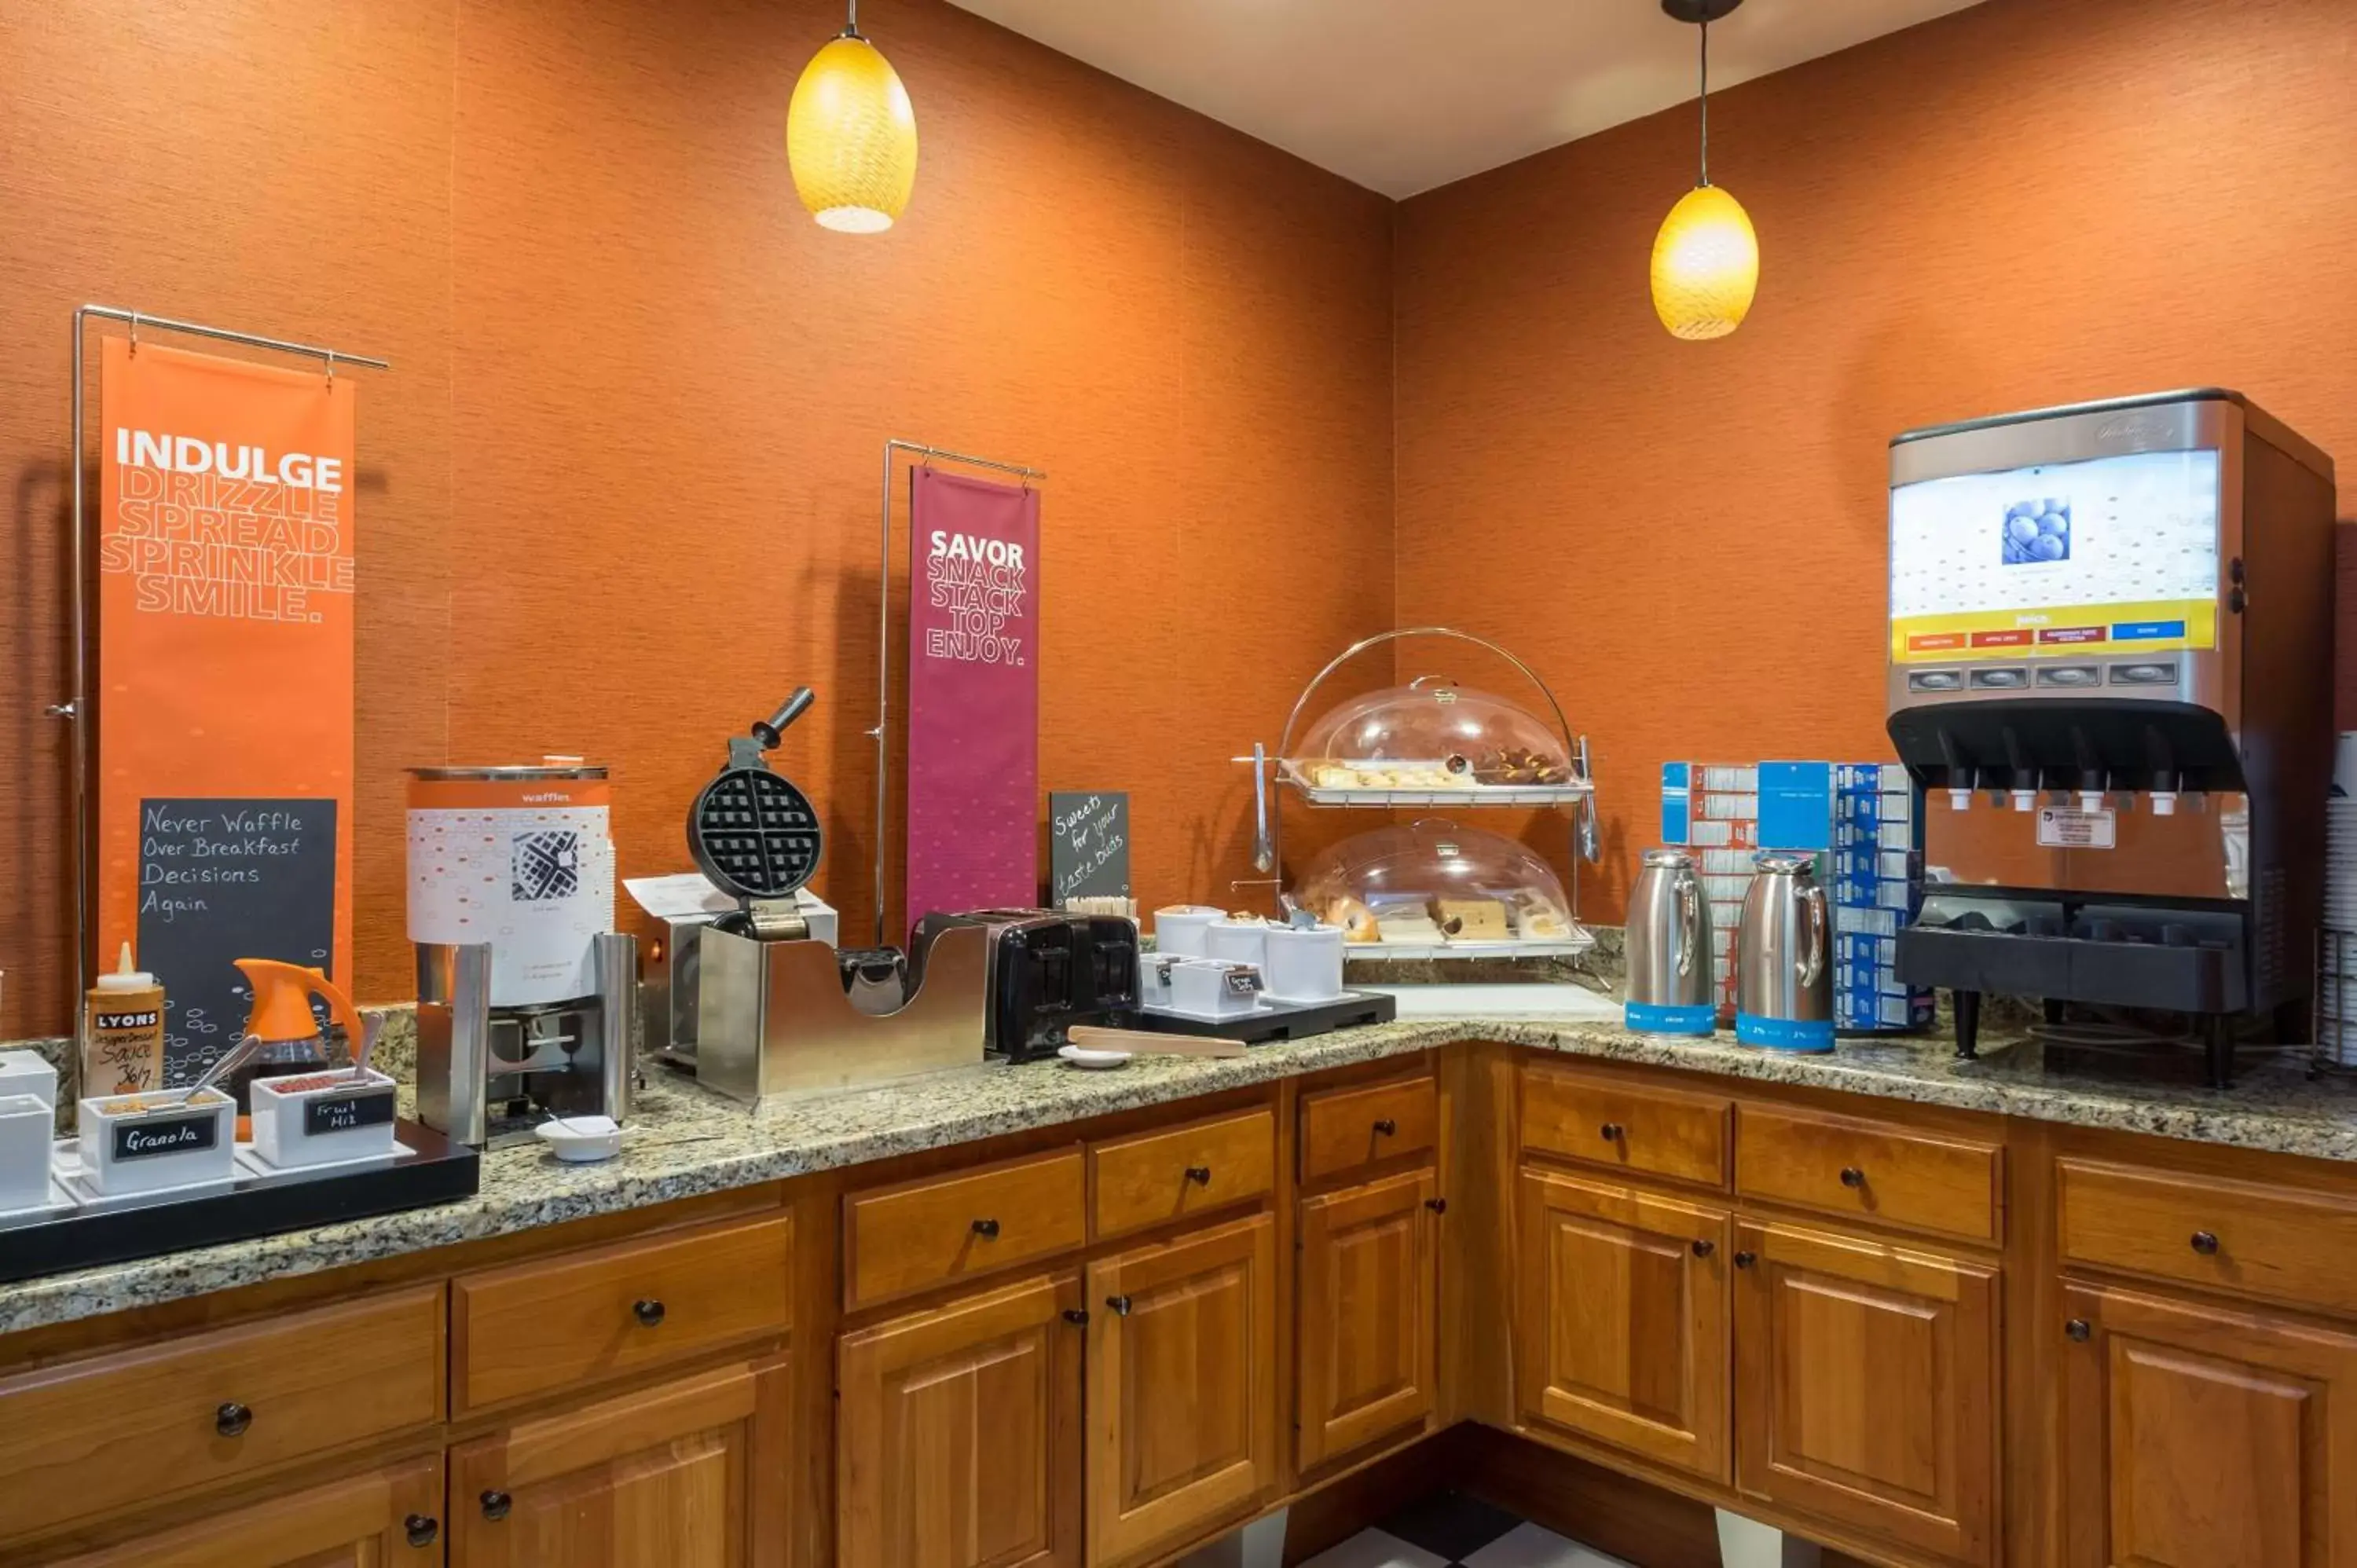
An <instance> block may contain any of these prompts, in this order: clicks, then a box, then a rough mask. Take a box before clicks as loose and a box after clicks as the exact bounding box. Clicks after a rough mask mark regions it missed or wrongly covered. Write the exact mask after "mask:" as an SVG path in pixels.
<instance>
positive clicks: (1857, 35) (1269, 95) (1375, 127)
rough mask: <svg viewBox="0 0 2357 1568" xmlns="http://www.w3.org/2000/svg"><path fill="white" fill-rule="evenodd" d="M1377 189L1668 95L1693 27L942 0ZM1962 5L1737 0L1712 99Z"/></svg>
mask: <svg viewBox="0 0 2357 1568" xmlns="http://www.w3.org/2000/svg"><path fill="white" fill-rule="evenodd" d="M952 3H953V4H955V5H961V6H963V8H964V9H966V10H968V11H972V12H974V13H975V14H976V15H977V16H987V17H989V18H990V19H991V20H992V21H994V22H996V23H998V24H1000V25H1001V26H1003V27H1011V28H1013V29H1014V30H1015V31H1017V32H1018V33H1022V34H1025V35H1026V36H1028V37H1030V38H1037V39H1039V41H1040V42H1041V43H1043V44H1046V45H1047V46H1048V47H1049V48H1053V49H1057V50H1059V51H1060V52H1062V53H1064V54H1068V55H1071V56H1073V57H1075V58H1077V59H1083V60H1086V61H1088V62H1089V63H1090V64H1091V65H1093V66H1096V67H1098V68H1100V69H1102V70H1107V71H1110V72H1112V73H1113V74H1114V75H1115V76H1117V77H1120V78H1122V79H1123V80H1124V81H1132V82H1135V83H1136V84H1137V85H1138V86H1140V87H1143V88H1145V89H1146V90H1147V91H1150V92H1157V93H1159V94H1161V95H1162V96H1163V97H1165V98H1169V99H1173V100H1175V101H1177V102H1180V103H1183V104H1185V105H1186V106H1187V107H1188V108H1189V109H1193V110H1196V111H1198V112H1200V113H1204V114H1208V115H1210V116H1211V118H1212V119H1214V120H1218V121H1221V122H1222V123H1224V124H1230V125H1232V126H1234V127H1235V128H1236V129H1238V130H1240V131H1243V132H1245V133H1247V134H1251V135H1254V136H1257V137H1259V138H1260V139H1261V140H1263V141H1265V142H1270V143H1273V144H1275V145H1277V146H1280V147H1283V148H1285V149H1286V151H1287V152H1290V153H1293V154H1295V155H1297V156H1300V157H1303V158H1307V159H1308V161H1309V162H1311V163H1313V164H1316V165H1318V166H1320V167H1322V168H1328V169H1331V170H1333V171H1334V172H1335V173H1336V174H1339V175H1341V176H1343V177H1346V178H1349V179H1351V180H1355V181H1356V182H1358V183H1359V184H1361V185H1363V186H1366V187H1368V188H1371V189H1374V190H1379V191H1382V192H1383V194H1384V195H1386V196H1393V197H1405V196H1413V195H1415V193H1416V192H1418V191H1423V190H1429V189H1431V188H1433V187H1435V186H1439V185H1447V184H1448V182H1449V181H1451V180H1457V179H1462V178H1464V177H1466V176H1467V175H1470V174H1479V173H1480V171H1482V170H1483V169H1487V168H1495V167H1496V166H1499V165H1500V164H1505V163H1512V161H1513V160H1514V159H1516V158H1519V157H1524V156H1528V155H1530V154H1532V153H1535V152H1539V151H1542V150H1543V149H1544V148H1547V147H1552V146H1555V145H1558V144H1560V143H1563V142H1568V141H1572V140H1574V139H1576V138H1577V137H1580V136H1585V135H1588V134H1591V133H1594V132H1597V131H1600V130H1603V129H1604V128H1605V127H1606V126H1608V125H1617V124H1620V123H1621V122H1623V121H1626V120H1634V119H1637V118H1639V117H1641V116H1642V115H1646V114H1650V113H1653V112H1654V111H1655V110H1658V109H1666V108H1668V107H1669V106H1670V105H1672V104H1674V103H1679V102H1684V101H1686V100H1688V99H1690V98H1692V97H1693V96H1694V91H1695V29H1694V28H1693V27H1688V26H1685V25H1684V24H1681V23H1678V22H1674V21H1672V20H1671V19H1670V18H1669V17H1668V16H1664V15H1663V13H1662V8H1661V4H1660V0H952ZM1976 3H1977V0H1748V3H1747V4H1745V5H1744V6H1743V8H1742V9H1741V10H1739V11H1738V12H1736V13H1735V15H1734V16H1730V17H1728V18H1727V20H1725V21H1723V22H1719V23H1717V24H1715V25H1713V27H1711V29H1710V66H1711V70H1710V80H1711V86H1712V88H1713V89H1714V90H1716V89H1717V88H1719V87H1722V86H1727V87H1731V86H1733V85H1734V84H1736V83H1737V82H1739V81H1749V79H1750V78H1752V77H1755V76H1765V75H1767V74H1768V73H1769V72H1770V71H1773V70H1782V69H1784V67H1786V66H1788V65H1797V64H1799V63H1800V62H1801V61H1803V60H1805V59H1815V58H1816V57H1817V56H1819V55H1826V54H1831V53H1833V52H1834V51H1835V50H1836V49H1843V48H1848V47H1849V46H1850V45H1852V44H1856V43H1862V42H1864V41H1865V40H1866V39H1867V38H1876V37H1878V36H1880V35H1881V34H1884V33H1895V32H1897V31H1898V30H1899V29H1900V28H1901V27H1912V26H1914V25H1915V24H1916V23H1918V22H1922V21H1927V20H1929V19H1930V18H1932V17H1933V16H1943V15H1945V14H1946V13H1948V12H1950V11H1961V10H1963V9H1964V7H1965V6H1967V5H1974V4H1976Z"/></svg>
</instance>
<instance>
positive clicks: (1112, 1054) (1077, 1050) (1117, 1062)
mask: <svg viewBox="0 0 2357 1568" xmlns="http://www.w3.org/2000/svg"><path fill="white" fill-rule="evenodd" d="M1056 1054H1057V1055H1058V1056H1060V1057H1061V1058H1064V1059H1065V1060H1066V1061H1068V1062H1070V1063H1071V1064H1072V1065H1073V1066H1074V1067H1076V1068H1083V1069H1087V1070H1088V1071H1091V1072H1103V1071H1105V1070H1107V1069H1112V1068H1117V1067H1127V1066H1128V1065H1129V1053H1128V1052H1127V1051H1092V1050H1091V1049H1089V1048H1088V1047H1086V1046H1059V1047H1056Z"/></svg>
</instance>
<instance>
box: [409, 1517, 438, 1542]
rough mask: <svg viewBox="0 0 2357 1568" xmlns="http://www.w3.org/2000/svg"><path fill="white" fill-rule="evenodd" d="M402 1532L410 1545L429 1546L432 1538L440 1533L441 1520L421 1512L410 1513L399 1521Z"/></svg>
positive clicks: (432, 1540)
mask: <svg viewBox="0 0 2357 1568" xmlns="http://www.w3.org/2000/svg"><path fill="white" fill-rule="evenodd" d="M401 1528H402V1531H403V1533H404V1534H405V1535H407V1536H408V1538H409V1544H410V1545H412V1546H431V1545H433V1544H434V1538H435V1537H436V1536H437V1535H439V1534H441V1533H442V1521H441V1520H438V1519H434V1518H432V1517H430V1516H428V1515H425V1514H422V1513H414V1514H411V1515H410V1516H409V1517H408V1518H407V1519H405V1520H402V1521H401Z"/></svg>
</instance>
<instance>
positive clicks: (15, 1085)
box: [0, 1051, 58, 1110]
mask: <svg viewBox="0 0 2357 1568" xmlns="http://www.w3.org/2000/svg"><path fill="white" fill-rule="evenodd" d="M11 1094H29V1095H31V1096H32V1097H33V1098H34V1099H36V1100H38V1101H40V1102H41V1103H42V1104H44V1105H47V1106H48V1107H50V1108H51V1109H53V1110H54V1109H55V1108H56V1106H57V1103H58V1069H55V1068H53V1067H51V1066H50V1065H49V1064H48V1061H47V1060H46V1059H45V1058H42V1057H41V1056H40V1055H39V1054H38V1052H35V1051H0V1097H5V1096H7V1095H11Z"/></svg>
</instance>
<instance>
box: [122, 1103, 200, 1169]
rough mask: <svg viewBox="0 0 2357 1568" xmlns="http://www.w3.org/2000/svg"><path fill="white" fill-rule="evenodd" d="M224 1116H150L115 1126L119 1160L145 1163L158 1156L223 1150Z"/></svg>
mask: <svg viewBox="0 0 2357 1568" xmlns="http://www.w3.org/2000/svg"><path fill="white" fill-rule="evenodd" d="M220 1138H221V1112H218V1111H207V1112H202V1113H200V1114H199V1115H195V1116H149V1117H145V1118H143V1119H142V1120H140V1121H137V1122H116V1123H115V1124H114V1157H115V1159H116V1160H118V1161H121V1160H144V1159H147V1158H149V1157H150V1156H152V1155H185V1154H189V1153H192V1152H193V1151H195V1150H198V1149H210V1148H216V1147H218V1146H219V1141H220Z"/></svg>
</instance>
